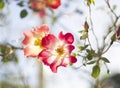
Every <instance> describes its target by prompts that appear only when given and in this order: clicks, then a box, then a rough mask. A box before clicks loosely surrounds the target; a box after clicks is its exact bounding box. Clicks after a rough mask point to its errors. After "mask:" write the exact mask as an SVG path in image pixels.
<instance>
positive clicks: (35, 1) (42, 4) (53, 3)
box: [30, 0, 61, 17]
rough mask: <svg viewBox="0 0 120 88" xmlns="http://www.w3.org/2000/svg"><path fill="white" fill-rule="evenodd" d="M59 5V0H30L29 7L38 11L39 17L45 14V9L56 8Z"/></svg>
mask: <svg viewBox="0 0 120 88" xmlns="http://www.w3.org/2000/svg"><path fill="white" fill-rule="evenodd" d="M60 5H61V1H60V0H30V7H31V8H32V9H33V10H34V11H36V12H39V15H40V17H44V16H45V14H46V13H45V9H46V8H50V9H57V8H58V7H59V6H60Z"/></svg>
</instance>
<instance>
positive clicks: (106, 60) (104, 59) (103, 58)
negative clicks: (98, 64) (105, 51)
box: [101, 57, 110, 63]
mask: <svg viewBox="0 0 120 88" xmlns="http://www.w3.org/2000/svg"><path fill="white" fill-rule="evenodd" d="M101 59H102V60H103V61H104V62H106V63H110V61H109V60H108V59H107V58H106V57H102V58H101Z"/></svg>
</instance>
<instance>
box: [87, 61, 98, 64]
mask: <svg viewBox="0 0 120 88" xmlns="http://www.w3.org/2000/svg"><path fill="white" fill-rule="evenodd" d="M95 62H96V61H90V62H87V64H88V65H90V64H94V63H95Z"/></svg>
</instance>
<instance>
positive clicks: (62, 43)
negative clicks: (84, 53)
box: [38, 32, 77, 73]
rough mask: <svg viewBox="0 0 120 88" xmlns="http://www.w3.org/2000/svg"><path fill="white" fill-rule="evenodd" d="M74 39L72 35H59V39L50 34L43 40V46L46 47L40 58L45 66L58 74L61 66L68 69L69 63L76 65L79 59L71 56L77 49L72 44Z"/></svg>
mask: <svg viewBox="0 0 120 88" xmlns="http://www.w3.org/2000/svg"><path fill="white" fill-rule="evenodd" d="M73 41H74V37H73V35H72V34H71V33H66V34H63V33H62V32H60V33H59V36H58V38H56V37H55V36H54V35H53V34H48V35H47V36H45V37H44V38H43V39H42V46H43V47H45V49H43V50H42V51H41V52H40V53H39V55H38V58H39V60H40V61H42V62H43V63H44V64H45V65H48V66H50V68H51V70H52V72H54V73H56V72H57V68H58V67H59V66H64V67H66V66H67V64H69V63H75V62H76V61H77V59H76V58H75V57H74V56H71V52H72V50H73V49H74V48H75V47H74V46H73V45H72V43H73Z"/></svg>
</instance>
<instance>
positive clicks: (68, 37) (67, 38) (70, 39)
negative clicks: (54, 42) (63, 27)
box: [65, 33, 74, 44]
mask: <svg viewBox="0 0 120 88" xmlns="http://www.w3.org/2000/svg"><path fill="white" fill-rule="evenodd" d="M65 41H66V42H67V43H68V44H72V43H73V42H74V37H73V35H72V34H71V33H66V34H65Z"/></svg>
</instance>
